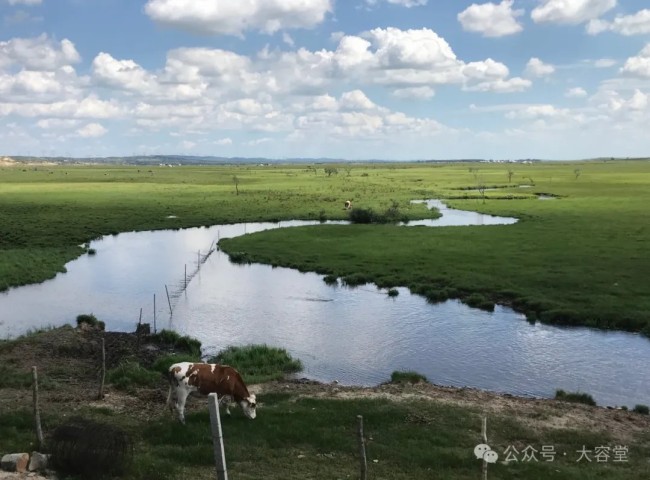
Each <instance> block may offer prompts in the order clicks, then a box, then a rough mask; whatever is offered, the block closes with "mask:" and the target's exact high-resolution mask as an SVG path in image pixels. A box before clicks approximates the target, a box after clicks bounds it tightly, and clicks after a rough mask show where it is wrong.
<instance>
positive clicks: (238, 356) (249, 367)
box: [208, 345, 302, 383]
mask: <svg viewBox="0 0 650 480" xmlns="http://www.w3.org/2000/svg"><path fill="white" fill-rule="evenodd" d="M208 361H209V362H210V363H220V364H225V365H230V366H232V367H234V368H236V369H237V370H238V371H239V373H241V374H242V376H243V377H244V380H245V381H246V382H247V383H262V382H268V381H271V380H279V379H281V378H283V377H284V376H285V375H287V374H291V373H296V372H299V371H301V370H302V362H300V360H297V359H294V358H292V357H291V355H289V353H287V351H286V350H285V349H284V348H277V347H269V346H268V345H246V346H241V347H240V346H230V347H228V348H226V349H225V350H222V351H221V352H219V353H218V354H217V355H216V356H215V357H212V358H211V359H209V360H208Z"/></svg>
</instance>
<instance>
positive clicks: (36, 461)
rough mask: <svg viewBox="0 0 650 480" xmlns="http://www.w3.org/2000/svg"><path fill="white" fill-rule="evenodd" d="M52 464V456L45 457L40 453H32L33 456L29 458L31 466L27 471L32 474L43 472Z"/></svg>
mask: <svg viewBox="0 0 650 480" xmlns="http://www.w3.org/2000/svg"><path fill="white" fill-rule="evenodd" d="M49 463H50V456H49V455H45V454H43V453H39V452H32V456H31V457H30V458H29V466H28V467H27V469H28V470H29V471H30V472H36V471H39V472H40V471H43V470H45V469H46V468H47V466H48V465H49Z"/></svg>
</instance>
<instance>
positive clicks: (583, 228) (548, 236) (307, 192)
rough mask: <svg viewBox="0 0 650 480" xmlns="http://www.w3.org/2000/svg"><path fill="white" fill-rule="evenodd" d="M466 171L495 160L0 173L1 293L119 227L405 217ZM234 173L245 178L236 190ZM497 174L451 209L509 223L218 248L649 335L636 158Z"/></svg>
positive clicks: (265, 238) (647, 194) (450, 190)
mask: <svg viewBox="0 0 650 480" xmlns="http://www.w3.org/2000/svg"><path fill="white" fill-rule="evenodd" d="M468 166H470V168H480V175H481V177H482V178H483V180H484V183H485V185H496V186H500V187H503V186H504V185H503V182H504V175H505V174H504V171H503V167H502V166H500V165H489V164H475V165H474V164H466V163H465V164H436V165H433V164H426V163H421V164H409V163H400V164H365V165H364V164H359V165H355V167H354V174H351V175H333V176H331V177H327V176H325V175H323V173H322V169H321V168H316V167H315V166H311V165H274V166H272V167H268V166H264V167H258V166H254V165H247V166H214V167H212V166H202V167H189V166H187V167H183V168H182V169H180V168H179V169H165V168H160V167H155V166H152V167H146V168H144V167H141V166H140V167H136V166H134V167H131V166H84V167H81V166H79V167H73V166H60V167H58V166H57V167H52V168H51V169H49V170H50V171H51V172H52V173H51V174H50V173H49V172H45V171H42V169H39V170H32V169H24V170H25V171H23V169H19V168H15V169H14V168H0V212H2V213H1V214H0V215H1V216H2V218H1V219H0V220H1V221H0V290H5V289H7V288H9V287H11V286H16V285H24V284H27V283H36V282H40V281H43V280H45V279H47V278H52V277H53V276H54V275H55V274H56V273H57V272H62V271H64V268H65V267H64V265H65V263H66V262H68V261H70V260H72V259H74V258H76V257H78V256H79V255H81V254H83V252H84V251H85V249H84V248H83V247H80V246H79V245H81V244H87V243H88V242H89V241H90V240H91V239H94V238H98V237H100V236H102V235H107V234H112V233H118V232H123V231H134V230H135V231H142V230H156V229H169V228H181V227H195V226H203V225H213V224H219V223H235V222H254V221H262V220H268V219H276V220H287V219H319V218H325V217H326V218H328V219H346V218H347V215H348V213H349V212H347V211H345V210H343V209H342V208H341V205H342V203H341V201H342V199H347V198H353V199H354V205H355V208H360V209H366V210H367V209H372V211H374V212H386V211H389V210H391V209H392V207H393V205H394V204H395V203H397V205H398V210H399V214H400V215H402V214H404V215H407V216H408V217H409V218H410V219H420V218H431V217H435V216H437V215H438V214H437V212H432V211H428V210H427V209H426V206H424V205H422V204H410V203H409V202H410V200H413V199H423V198H451V197H453V196H454V194H458V193H459V190H457V189H458V188H469V187H471V188H475V186H476V181H475V178H474V176H473V174H472V173H471V172H470V173H468ZM576 168H579V169H580V171H581V176H580V180H579V181H575V175H574V173H573V172H574V170H575V169H576ZM233 176H237V178H239V179H241V182H242V183H241V184H242V185H245V186H246V188H245V192H241V193H242V194H241V195H235V192H234V191H233V190H234V189H233V187H232V178H233ZM533 178H534V181H533V180H532V179H533ZM511 181H512V186H510V185H508V188H500V189H499V191H497V192H489V191H488V192H484V193H485V203H483V201H482V200H483V199H482V198H469V199H459V200H453V201H451V202H450V205H451V206H452V207H455V208H461V209H467V210H479V211H482V212H484V213H489V214H494V215H505V216H515V217H518V218H519V219H520V221H519V222H518V223H517V224H516V225H510V226H481V227H461V228H455V227H450V228H437V229H431V228H404V227H399V226H396V225H378V224H373V225H353V226H337V225H319V226H314V227H300V228H292V229H284V230H291V231H290V232H289V231H282V230H277V231H267V232H260V233H256V234H251V235H245V236H243V237H239V238H236V239H224V240H222V242H221V244H220V246H221V248H222V249H223V250H224V251H225V252H226V253H229V254H230V253H231V252H239V255H240V256H241V259H242V260H243V261H245V263H247V262H252V261H256V262H264V263H268V264H272V265H277V266H290V267H292V268H297V269H300V270H302V271H317V272H324V273H327V274H331V275H334V276H336V277H338V278H345V277H348V276H362V277H363V278H365V279H366V281H369V282H378V284H379V283H381V284H382V285H387V286H391V287H394V286H404V287H408V288H410V289H412V290H413V289H417V290H419V291H422V292H425V293H423V295H425V296H426V297H427V299H429V300H430V301H433V302H437V301H442V300H444V299H446V298H461V299H462V298H463V297H466V296H468V295H470V294H471V293H474V292H479V293H480V294H481V295H483V296H484V297H485V299H486V302H485V305H487V304H488V302H492V303H497V302H504V303H506V304H507V305H511V306H513V307H514V308H516V309H517V310H518V311H521V312H523V313H525V314H526V315H527V318H528V319H529V320H531V321H542V322H548V323H558V324H570V325H584V326H590V327H599V328H606V329H619V330H627V331H634V332H641V333H643V334H645V335H647V336H650V321H649V320H648V316H647V312H648V311H649V310H650V296H648V295H647V291H646V290H647V289H646V288H645V283H646V281H645V280H646V277H647V272H648V271H650V263H648V262H649V261H650V260H648V256H647V251H646V250H647V248H646V245H648V244H649V243H650V229H649V228H648V227H647V225H650V217H649V215H650V211H649V210H648V208H647V205H649V204H650V188H649V186H650V162H648V161H615V162H609V161H608V162H606V163H605V162H597V161H593V162H580V163H576V162H544V163H538V164H533V165H526V166H517V171H516V172H515V173H513V176H512V178H511ZM533 183H534V184H535V185H536V188H535V191H543V192H547V193H548V194H552V195H555V196H559V197H561V200H559V201H556V202H540V201H538V200H537V198H536V196H535V195H534V194H533V192H532V191H531V190H530V189H523V188H519V186H520V185H523V184H533ZM244 193H245V194H244ZM466 193H467V194H468V195H469V194H471V192H466ZM500 198H512V200H502V199H500ZM387 199H390V200H387ZM170 216H174V217H175V218H168V217H170ZM315 245H316V246H317V247H318V248H314V246H315ZM459 292H460V293H461V294H459ZM506 292H508V293H507V294H506Z"/></svg>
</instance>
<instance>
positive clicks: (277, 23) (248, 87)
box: [0, 0, 650, 160]
mask: <svg viewBox="0 0 650 480" xmlns="http://www.w3.org/2000/svg"><path fill="white" fill-rule="evenodd" d="M649 132H650V5H647V3H646V2H645V1H641V0H503V1H500V2H485V3H481V2H480V1H479V2H476V3H474V2H471V1H465V0H140V1H136V0H0V155H48V156H49V155H65V156H109V155H150V154H188V155H216V156H226V157H230V156H244V157H253V156H265V157H273V158H287V157H291V158H302V157H305V158H306V157H336V158H348V159H370V158H377V159H394V160H406V159H455V158H468V157H470V158H477V157H479V158H494V159H517V158H546V159H579V158H590V157H600V156H607V157H609V156H623V157H626V156H649V155H650V133H649Z"/></svg>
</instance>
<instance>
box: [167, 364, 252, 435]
mask: <svg viewBox="0 0 650 480" xmlns="http://www.w3.org/2000/svg"><path fill="white" fill-rule="evenodd" d="M172 393H173V394H174V397H175V398H176V403H175V404H174V405H172V403H171V399H172ZM191 393H198V394H201V395H208V394H210V393H216V394H217V395H218V397H219V403H220V404H222V403H224V404H225V405H226V413H227V414H228V415H230V408H229V403H230V401H235V402H236V403H238V404H239V405H240V406H241V408H242V410H243V411H244V415H246V416H247V417H248V418H250V419H253V418H255V416H256V414H257V413H256V410H255V409H256V407H257V402H256V399H255V394H252V395H251V394H250V393H248V388H247V387H246V384H244V381H243V380H242V378H241V375H240V374H239V372H238V371H237V370H235V369H234V368H232V367H230V366H228V365H217V364H214V363H192V362H181V363H175V364H174V365H172V366H171V367H169V394H168V395H167V406H168V407H169V409H170V410H172V409H173V407H175V408H176V412H177V413H178V418H179V420H180V421H181V422H182V423H185V401H186V400H187V397H188V396H189V395H190V394H191Z"/></svg>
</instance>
